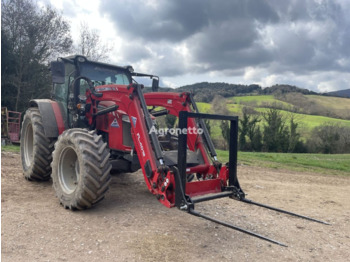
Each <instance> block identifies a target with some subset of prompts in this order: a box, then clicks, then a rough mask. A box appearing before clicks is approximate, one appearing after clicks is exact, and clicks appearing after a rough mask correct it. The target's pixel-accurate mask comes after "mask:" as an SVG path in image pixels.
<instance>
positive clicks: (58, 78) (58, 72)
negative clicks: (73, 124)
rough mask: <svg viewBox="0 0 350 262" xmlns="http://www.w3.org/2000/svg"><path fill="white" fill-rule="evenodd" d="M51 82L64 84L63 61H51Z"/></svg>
mask: <svg viewBox="0 0 350 262" xmlns="http://www.w3.org/2000/svg"><path fill="white" fill-rule="evenodd" d="M51 75H52V82H53V83H55V84H64V77H65V69H64V63H63V62H58V61H55V62H51Z"/></svg>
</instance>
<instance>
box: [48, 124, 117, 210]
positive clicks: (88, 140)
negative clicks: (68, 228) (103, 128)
mask: <svg viewBox="0 0 350 262" xmlns="http://www.w3.org/2000/svg"><path fill="white" fill-rule="evenodd" d="M109 156H110V154H109V152H108V149H107V144H106V143H104V142H103V140H102V137H101V136H98V135H97V134H96V132H95V131H88V130H86V129H80V128H74V129H70V130H67V131H65V132H64V133H63V134H62V135H61V136H59V138H58V140H57V142H56V144H55V150H54V152H53V161H52V181H53V187H54V189H55V191H56V195H57V197H58V198H59V200H60V203H61V204H62V205H63V206H64V207H65V208H69V209H73V210H74V209H86V208H89V207H91V206H92V205H94V204H96V203H97V202H99V201H100V200H102V199H103V198H104V196H105V194H106V193H107V191H108V187H109V183H110V180H111V177H110V171H111V168H112V166H111V164H110V162H109Z"/></svg>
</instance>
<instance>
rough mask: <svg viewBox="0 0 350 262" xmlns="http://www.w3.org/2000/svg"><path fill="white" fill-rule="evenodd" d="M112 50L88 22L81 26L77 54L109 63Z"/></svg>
mask: <svg viewBox="0 0 350 262" xmlns="http://www.w3.org/2000/svg"><path fill="white" fill-rule="evenodd" d="M111 50H112V48H111V47H110V46H109V45H108V44H107V43H104V42H103V41H102V40H101V38H100V35H99V34H98V33H97V31H96V30H94V29H90V28H89V26H88V25H87V23H86V22H82V23H81V24H80V35H79V42H78V45H77V47H76V52H77V53H78V54H81V55H83V56H86V57H87V58H89V59H91V60H94V61H107V60H108V57H109V53H110V52H111Z"/></svg>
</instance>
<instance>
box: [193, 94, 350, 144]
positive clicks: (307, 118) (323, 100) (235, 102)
mask: <svg viewBox="0 0 350 262" xmlns="http://www.w3.org/2000/svg"><path fill="white" fill-rule="evenodd" d="M305 97H307V99H309V100H310V101H313V102H315V103H320V104H321V105H322V106H326V107H327V108H329V109H330V110H337V112H340V111H341V110H343V111H342V112H343V115H344V114H346V113H348V114H349V115H350V99H346V98H337V97H326V96H316V95H308V96H305ZM226 102H227V109H228V110H229V112H230V113H231V114H232V115H238V116H242V109H243V107H244V106H247V105H248V106H250V107H251V108H253V109H254V110H255V111H257V112H260V113H264V112H266V111H267V110H269V109H268V108H264V105H267V104H270V105H271V104H273V103H280V104H283V105H284V106H286V107H289V106H291V105H290V104H288V103H285V102H282V101H280V100H278V99H276V98H274V96H272V95H263V96H237V97H230V98H227V99H226ZM197 105H198V108H199V111H200V112H202V113H210V109H211V105H210V104H209V103H203V102H199V103H197ZM278 111H280V112H281V114H282V115H283V116H285V117H286V118H288V117H289V116H291V115H293V117H294V119H295V120H296V121H297V122H298V123H299V132H300V133H301V134H302V136H305V137H307V136H309V135H310V132H311V130H312V129H313V128H315V127H317V126H321V125H324V124H328V123H329V124H339V125H343V126H348V127H350V120H343V119H338V118H332V117H327V116H319V115H308V114H299V113H292V112H289V111H285V110H278ZM211 123H212V124H211V130H212V137H213V138H217V137H218V136H220V135H221V130H220V125H219V122H211ZM260 125H263V122H260Z"/></svg>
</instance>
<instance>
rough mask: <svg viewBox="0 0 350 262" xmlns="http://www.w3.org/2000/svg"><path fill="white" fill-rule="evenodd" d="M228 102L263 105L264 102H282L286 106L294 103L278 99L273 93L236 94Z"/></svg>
mask: <svg viewBox="0 0 350 262" xmlns="http://www.w3.org/2000/svg"><path fill="white" fill-rule="evenodd" d="M227 102H228V103H234V104H244V103H252V102H253V103H256V106H261V105H263V104H274V103H277V104H280V105H283V106H286V107H291V106H292V105H291V104H289V103H286V102H284V101H281V100H278V99H276V98H275V97H274V96H273V95H256V96H234V97H230V98H228V99H227Z"/></svg>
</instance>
